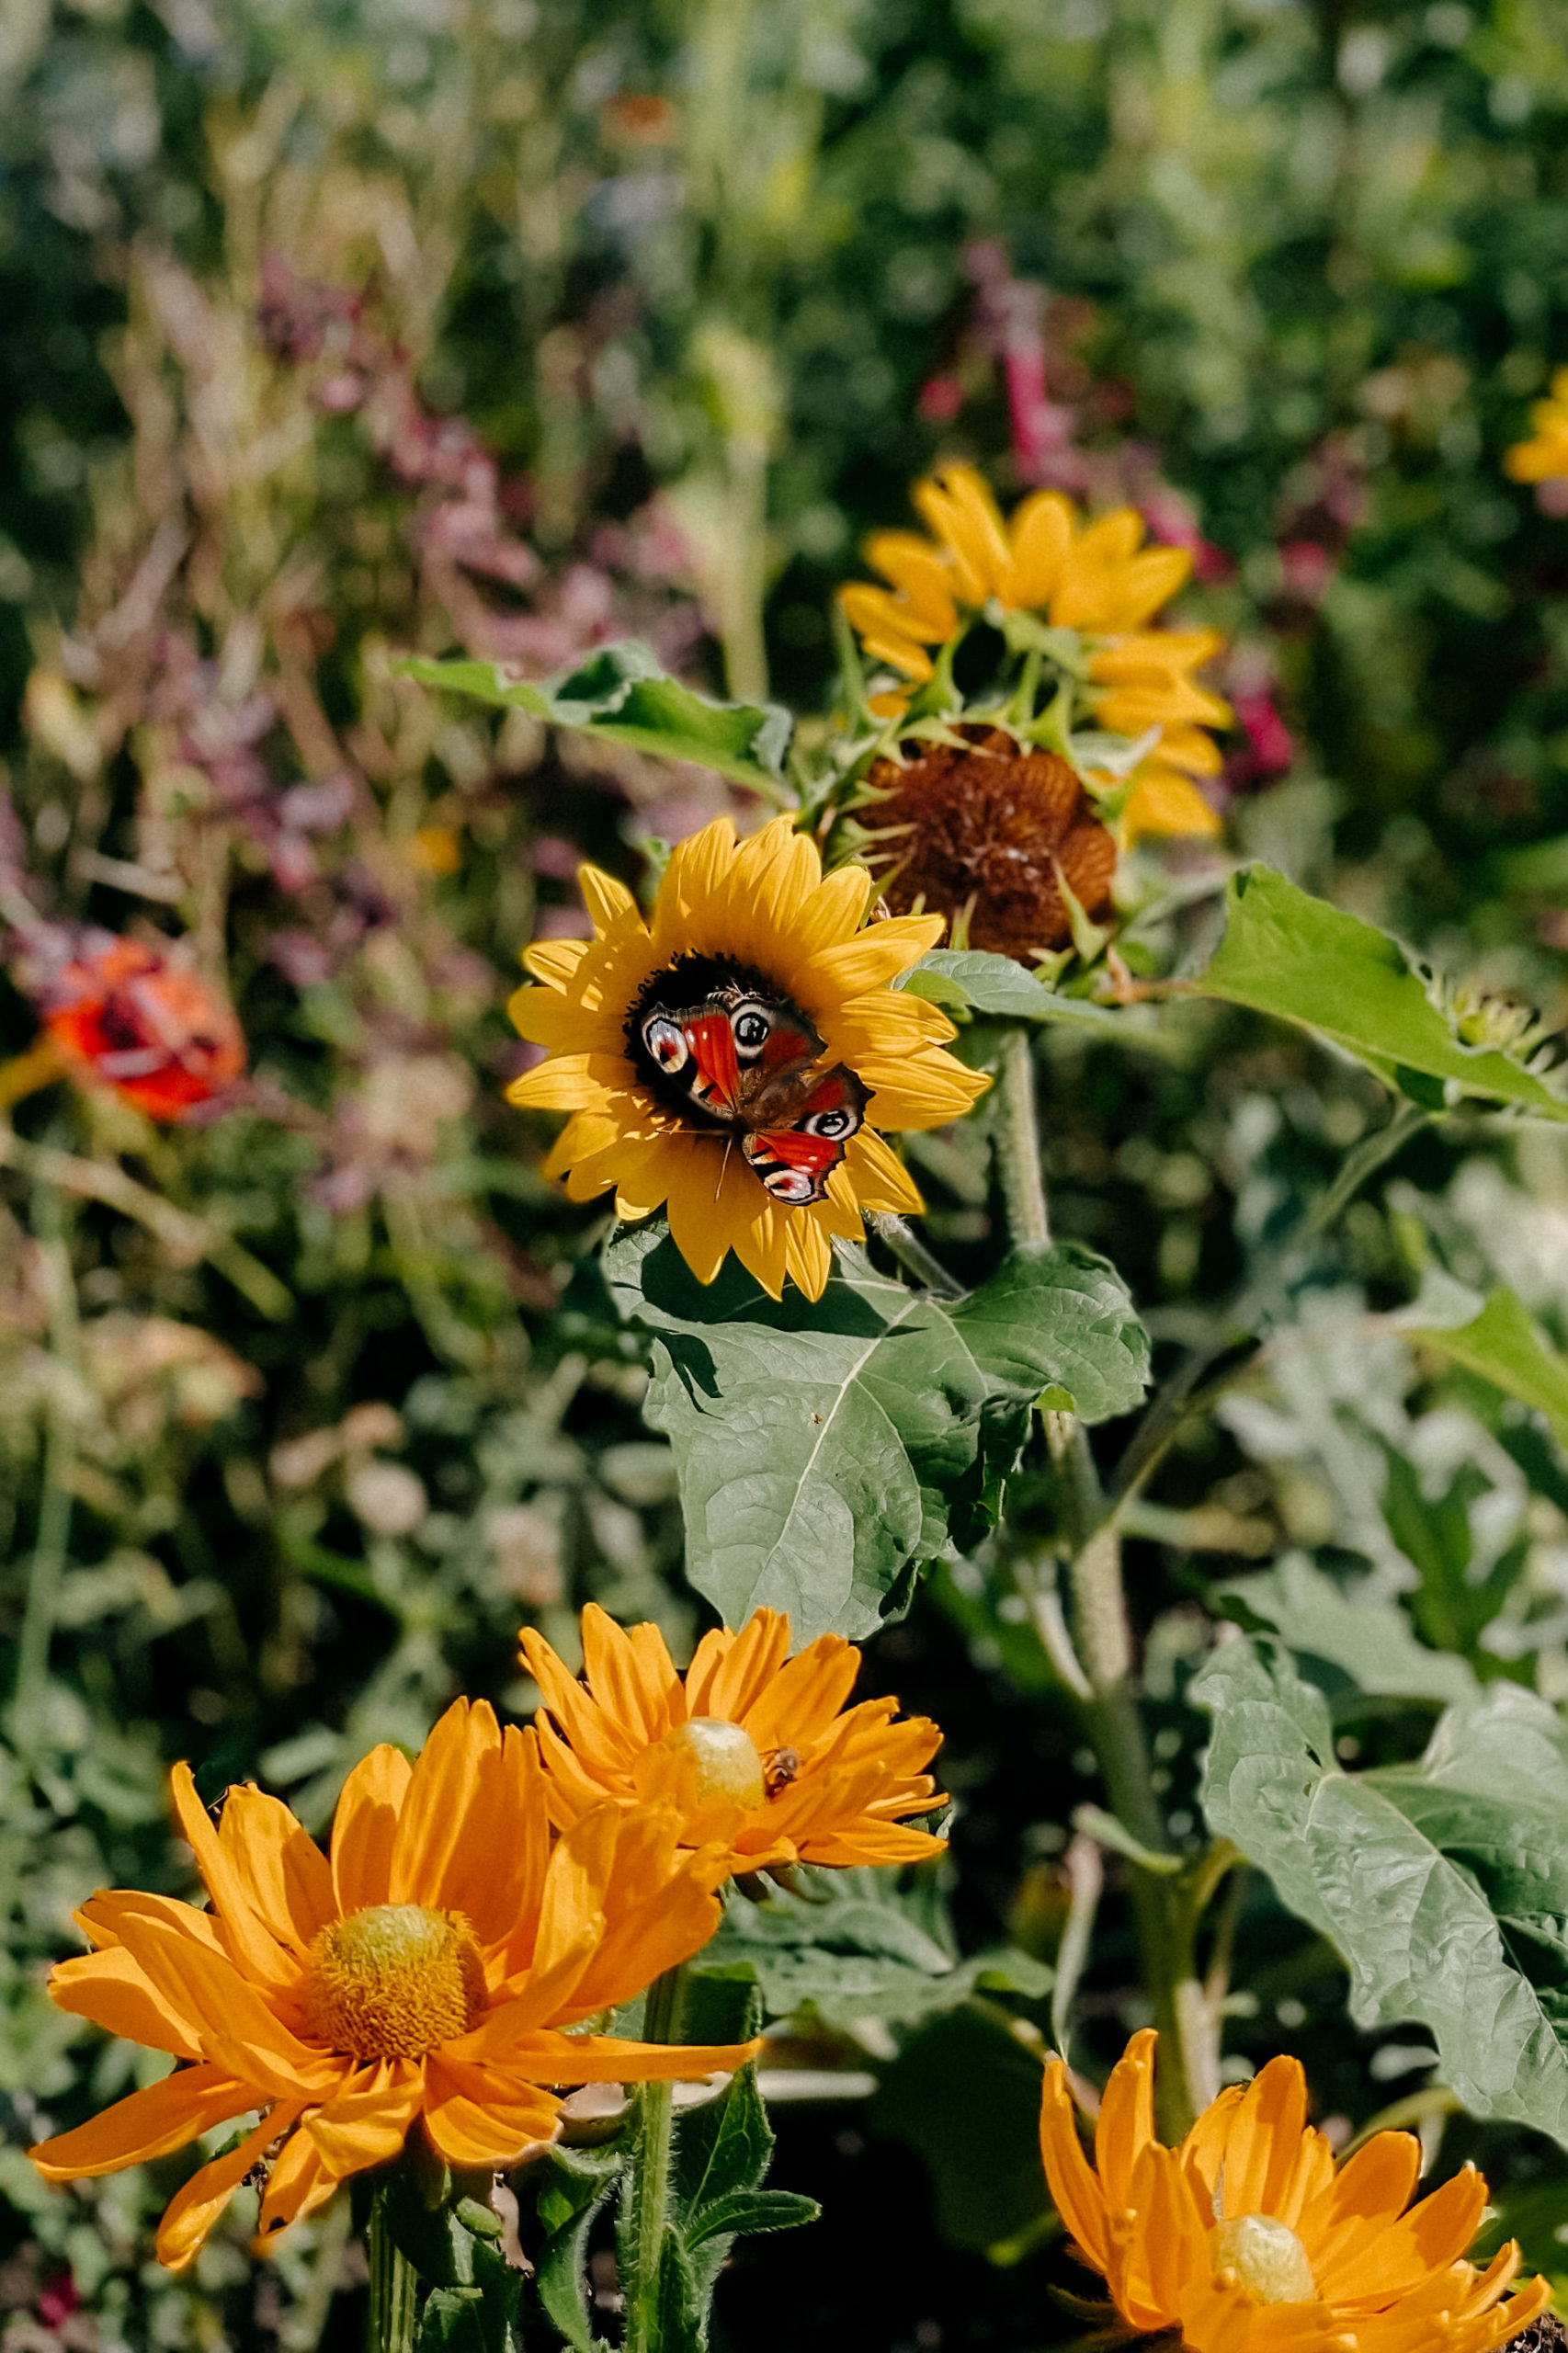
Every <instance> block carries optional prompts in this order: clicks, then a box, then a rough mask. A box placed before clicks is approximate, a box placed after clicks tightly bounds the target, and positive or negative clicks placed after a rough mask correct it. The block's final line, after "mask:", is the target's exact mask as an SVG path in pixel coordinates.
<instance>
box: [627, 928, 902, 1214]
mask: <svg viewBox="0 0 1568 2353" xmlns="http://www.w3.org/2000/svg"><path fill="white" fill-rule="evenodd" d="M626 1038H627V1044H628V1046H629V1047H630V1049H631V1057H632V1060H633V1062H634V1063H635V1064H636V1066H637V1069H638V1072H639V1074H640V1075H641V1076H642V1078H643V1080H644V1081H645V1082H646V1084H647V1086H648V1088H649V1091H650V1093H651V1094H653V1096H654V1097H656V1098H657V1099H658V1100H659V1101H660V1102H662V1103H664V1104H665V1105H666V1106H668V1108H671V1109H672V1110H675V1111H678V1112H679V1113H680V1115H681V1117H682V1118H683V1119H685V1120H687V1121H688V1122H690V1123H691V1124H693V1125H695V1126H698V1127H699V1128H703V1129H706V1130H709V1131H712V1132H714V1133H716V1134H721V1135H722V1136H723V1137H724V1138H725V1142H726V1149H727V1148H728V1146H729V1145H730V1144H732V1143H737V1142H738V1143H739V1145H740V1148H741V1153H742V1155H743V1157H744V1160H745V1163H746V1165H747V1166H748V1167H749V1168H750V1169H752V1171H753V1172H754V1173H755V1175H756V1176H758V1177H759V1178H760V1179H761V1181H762V1183H763V1184H764V1185H765V1186H766V1187H767V1190H768V1192H769V1193H771V1195H772V1196H773V1199H775V1200H776V1201H779V1202H781V1203H782V1204H783V1205H784V1206H785V1207H786V1208H788V1209H802V1208H804V1207H805V1205H806V1204H807V1203H808V1202H809V1201H820V1200H822V1199H824V1197H825V1195H826V1192H827V1180H828V1178H829V1177H830V1176H832V1174H833V1172H834V1170H835V1168H836V1167H837V1165H838V1164H839V1162H840V1161H841V1160H842V1159H843V1157H844V1148H845V1145H846V1143H847V1142H848V1141H849V1139H850V1137H851V1136H852V1135H854V1134H855V1132H856V1131H857V1130H858V1128H859V1127H860V1126H861V1124H862V1122H863V1121H864V1120H865V1116H866V1105H867V1102H868V1100H869V1097H868V1096H867V1092H866V1089H865V1088H864V1087H863V1086H861V1084H860V1082H859V1080H858V1078H857V1077H856V1075H855V1074H854V1072H853V1071H851V1070H848V1069H846V1067H845V1065H844V1063H834V1065H833V1066H832V1068H831V1069H828V1070H824V1069H823V1067H822V1060H823V1055H824V1051H825V1049H824V1042H823V1040H822V1038H821V1037H820V1036H819V1034H818V1033H817V1031H816V1030H815V1029H813V1028H812V1024H811V1022H810V1021H809V1020H808V1019H807V1018H806V1017H805V1015H804V1014H803V1013H802V1012H801V1010H800V1008H799V1006H794V1005H791V1004H790V1000H789V998H788V997H787V996H784V995H781V994H780V992H779V991H778V989H777V988H775V987H774V985H773V983H771V982H770V981H768V980H767V979H766V978H765V977H764V976H763V975H762V974H761V973H760V972H753V971H752V970H750V969H749V967H747V966H744V965H739V964H733V963H731V962H730V961H728V960H727V959H725V958H722V957H710V956H702V957H699V956H687V957H682V958H681V959H680V961H678V962H677V963H676V964H674V965H672V966H671V967H670V968H669V970H668V971H667V972H659V973H656V974H655V975H654V977H653V980H652V981H650V982H649V983H648V984H647V986H646V987H645V988H644V989H643V990H642V995H640V996H639V998H638V1000H637V1002H636V1004H635V1005H634V1006H632V1008H631V1014H630V1016H629V1017H628V1019H627V1024H626Z"/></svg>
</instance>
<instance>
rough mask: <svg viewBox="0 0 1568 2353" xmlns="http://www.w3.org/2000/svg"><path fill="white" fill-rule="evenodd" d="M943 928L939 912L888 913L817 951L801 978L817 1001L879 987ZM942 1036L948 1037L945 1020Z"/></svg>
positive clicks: (917, 955) (914, 960) (934, 941)
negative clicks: (851, 937) (875, 921)
mask: <svg viewBox="0 0 1568 2353" xmlns="http://www.w3.org/2000/svg"><path fill="white" fill-rule="evenodd" d="M944 928H945V926H944V925H943V922H942V918H941V916H940V915H892V916H890V917H889V918H888V920H887V921H886V922H885V923H873V924H868V925H867V926H866V928H865V930H864V931H858V932H857V933H856V935H855V937H854V938H853V939H846V940H844V941H842V942H841V943H840V944H839V945H838V946H837V947H836V948H823V949H818V951H817V953H816V954H815V955H814V956H812V958H811V959H810V961H809V962H808V963H807V965H806V967H805V971H804V973H803V974H802V978H803V980H804V981H805V983H806V985H807V988H808V989H809V991H810V994H811V995H812V996H813V997H814V998H815V999H816V1000H817V1001H818V1002H819V1003H821V1002H823V1001H824V999H827V1000H831V998H833V997H838V998H840V999H843V998H845V997H853V996H861V995H864V994H865V993H866V992H867V991H868V990H870V989H885V988H886V987H887V985H888V983H889V982H890V981H895V980H898V979H900V978H901V977H902V975H903V973H905V972H908V971H909V970H910V969H911V967H912V966H913V965H915V964H918V962H919V961H920V959H921V958H922V956H924V955H925V953H926V949H930V948H935V946H936V945H937V941H938V940H939V939H940V938H941V937H942V933H943V930H944ZM806 1009H807V1010H808V1011H811V1010H812V1007H811V1006H808V1007H807V1008H806ZM947 1034H948V1036H949V1038H950V1037H951V1036H952V1035H953V1030H952V1028H951V1025H950V1024H949V1028H948V1032H947Z"/></svg>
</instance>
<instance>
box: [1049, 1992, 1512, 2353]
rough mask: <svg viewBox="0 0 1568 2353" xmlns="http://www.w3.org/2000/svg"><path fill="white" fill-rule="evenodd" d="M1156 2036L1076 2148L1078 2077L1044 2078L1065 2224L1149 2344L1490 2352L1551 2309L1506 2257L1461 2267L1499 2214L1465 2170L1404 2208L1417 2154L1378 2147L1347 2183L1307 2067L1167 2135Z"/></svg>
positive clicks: (1134, 2053) (1136, 2051)
mask: <svg viewBox="0 0 1568 2353" xmlns="http://www.w3.org/2000/svg"><path fill="white" fill-rule="evenodd" d="M1154 2043H1155V2037H1154V2035H1153V2032H1152V2031H1151V2032H1144V2033H1142V2034H1137V2035H1134V2037H1133V2039H1132V2040H1131V2043H1129V2045H1128V2047H1127V2051H1126V2053H1125V2055H1124V2056H1123V2058H1122V2059H1121V2060H1120V2061H1119V2063H1118V2064H1117V2066H1116V2067H1115V2068H1114V2069H1113V2070H1112V2072H1111V2077H1110V2081H1109V2082H1108V2084H1107V2086H1106V2090H1105V2097H1104V2099H1103V2100H1102V2102H1101V2104H1100V2112H1099V2121H1098V2124H1097V2126H1096V2133H1095V2159H1096V2166H1097V2172H1096V2170H1095V2169H1094V2168H1091V2166H1090V2165H1089V2164H1088V2162H1087V2160H1086V2158H1085V2155H1084V2153H1083V2150H1082V2147H1081V2146H1080V2143H1079V2139H1078V2127H1077V2122H1076V2120H1075V2118H1074V2111H1073V2105H1072V2101H1071V2100H1070V2098H1069V2097H1068V2092H1067V2075H1066V2069H1065V2068H1064V2067H1063V2065H1062V2062H1061V2061H1060V2060H1059V2059H1058V2060H1053V2061H1052V2062H1051V2064H1050V2066H1049V2067H1048V2068H1047V2069H1046V2075H1045V2098H1044V2106H1043V2109H1042V2111H1041V2117H1040V2145H1041V2148H1042V2150H1043V2153H1044V2156H1045V2170H1046V2175H1047V2177H1048V2179H1049V2181H1050V2184H1051V2197H1052V2199H1053V2200H1055V2203H1056V2207H1057V2211H1059V2212H1060V2214H1061V2216H1062V2221H1063V2222H1065V2223H1066V2225H1067V2228H1068V2230H1069V2231H1070V2232H1071V2233H1072V2234H1073V2237H1074V2240H1075V2241H1076V2242H1077V2245H1078V2249H1079V2252H1080V2253H1081V2254H1082V2255H1083V2256H1084V2258H1085V2261H1086V2262H1088V2263H1089V2264H1091V2265H1092V2266H1093V2268H1095V2270H1096V2271H1098V2272H1100V2273H1101V2274H1102V2275H1103V2277H1104V2279H1105V2280H1106V2284H1107V2285H1108V2288H1109V2290H1110V2292H1111V2296H1112V2299H1113V2301H1114V2302H1115V2305H1116V2309H1117V2311H1118V2313H1119V2314H1120V2316H1121V2318H1122V2320H1123V2322H1124V2323H1125V2324H1126V2325H1127V2327H1128V2329H1129V2330H1131V2331H1132V2332H1134V2333H1137V2334H1161V2335H1164V2334H1165V2333H1167V2332H1168V2333H1171V2334H1173V2335H1174V2333H1175V2332H1176V2331H1177V2330H1179V2331H1180V2342H1181V2344H1182V2345H1183V2346H1185V2347H1190V2348H1192V2353H1287V2348H1289V2353H1492V2348H1493V2347H1495V2346H1499V2345H1506V2343H1507V2342H1508V2340H1509V2338H1510V2337H1513V2336H1517V2335H1518V2333H1519V2332H1520V2330H1521V2329H1524V2328H1527V2327H1528V2325H1529V2324H1530V2322H1531V2321H1533V2320H1535V2319H1536V2318H1537V2316H1538V2315H1539V2314H1540V2313H1541V2312H1543V2311H1544V2310H1545V2308H1546V2305H1547V2302H1548V2300H1549V2292H1550V2291H1549V2289H1548V2286H1547V2282H1546V2281H1545V2280H1544V2279H1535V2280H1532V2281H1531V2282H1530V2283H1529V2284H1528V2286H1527V2287H1525V2288H1524V2289H1522V2290H1520V2292H1519V2293H1518V2294H1517V2296H1515V2297H1513V2298H1512V2299H1511V2300H1510V2301H1509V2302H1506V2303H1505V2302H1503V2301H1502V2298H1503V2295H1504V2291H1505V2290H1506V2289H1507V2287H1508V2286H1509V2284H1510V2282H1511V2281H1512V2280H1513V2279H1514V2277H1515V2275H1516V2274H1517V2270H1518V2268H1519V2250H1518V2248H1517V2246H1515V2245H1508V2246H1506V2247H1504V2248H1503V2249H1502V2251H1501V2253H1500V2254H1498V2255H1496V2256H1494V2257H1493V2260H1492V2262H1491V2264H1490V2265H1489V2266H1488V2268H1486V2270H1485V2271H1478V2270H1477V2269H1476V2268H1475V2266H1474V2265H1473V2264H1471V2263H1467V2262H1465V2261H1464V2260H1463V2256H1464V2250H1465V2248H1466V2247H1467V2246H1468V2245H1470V2243H1471V2239H1472V2238H1473V2237H1474V2236H1475V2233H1476V2230H1477V2228H1478V2226H1479V2224H1480V2222H1481V2220H1482V2217H1483V2211H1484V2210H1485V2206H1486V2184H1485V2182H1484V2181H1483V2179H1482V2177H1481V2176H1480V2175H1479V2174H1478V2173H1477V2172H1476V2171H1475V2169H1474V2167H1473V2166H1472V2165H1467V2166H1466V2167H1465V2168H1464V2170H1463V2171H1462V2172H1461V2173H1458V2174H1456V2175H1455V2176H1454V2177H1453V2178H1452V2180H1450V2181H1448V2182H1445V2183H1444V2185H1443V2187H1442V2188H1440V2189H1437V2190H1434V2192H1433V2193H1432V2195H1431V2196H1430V2197H1429V2198H1424V2199H1423V2200H1421V2202H1420V2203H1419V2205H1416V2206H1413V2207H1411V2209H1410V2211H1409V2212H1408V2213H1407V2212H1406V2211H1405V2206H1406V2202H1407V2200H1409V2197H1410V2194H1411V2192H1412V2190H1413V2189H1414V2188H1415V2181H1416V2176H1417V2174H1418V2173H1419V2171H1420V2165H1421V2152H1420V2144H1419V2143H1417V2142H1416V2141H1415V2140H1414V2139H1413V2138H1412V2136H1411V2135H1410V2134H1409V2133H1407V2132H1379V2133H1377V2134H1376V2135H1375V2136H1374V2137H1373V2138H1372V2139H1371V2140H1370V2141H1369V2142H1368V2143H1366V2145H1365V2147H1364V2148H1362V2149H1360V2150H1358V2152H1357V2154H1355V2155H1354V2156H1352V2157H1349V2158H1347V2159H1346V2163H1345V2164H1344V2165H1340V2166H1338V2167H1337V2168H1336V2167H1335V2161H1334V2154H1333V2151H1332V2150H1331V2149H1330V2147H1329V2144H1328V2143H1327V2142H1326V2141H1325V2140H1324V2137H1323V2134H1322V2133H1321V2132H1316V2131H1312V2129H1311V2128H1310V2127H1309V2126H1308V2124H1307V2120H1306V2115H1307V2086H1306V2078H1305V2076H1304V2075H1302V2073H1301V2066H1300V2064H1299V2063H1298V2062H1297V2061H1296V2060H1294V2059H1283V2058H1282V2059H1272V2060H1270V2061H1269V2063H1268V2064H1267V2067H1265V2068H1264V2069H1263V2071H1262V2073H1261V2074H1260V2075H1256V2076H1255V2077H1254V2078H1253V2080H1252V2082H1251V2083H1250V2084H1247V2085H1245V2086H1242V2085H1234V2086H1232V2087H1231V2088H1230V2089H1229V2090H1228V2091H1223V2092H1221V2095H1220V2097H1219V2098H1218V2099H1217V2100H1215V2101H1214V2102H1213V2103H1212V2105H1211V2106H1210V2107H1209V2108H1207V2109H1205V2110H1204V2112H1203V2114H1202V2115H1201V2116H1200V2117H1199V2120H1198V2121H1197V2123H1196V2124H1195V2125H1194V2126H1193V2128H1192V2130H1191V2131H1190V2132H1189V2133H1188V2134H1187V2138H1186V2140H1185V2141H1184V2142H1183V2143H1182V2144H1181V2146H1180V2148H1179V2149H1167V2148H1164V2147H1162V2145H1161V2144H1160V2143H1159V2142H1158V2141H1156V2140H1155V2138H1154V2124H1153V2071H1154Z"/></svg>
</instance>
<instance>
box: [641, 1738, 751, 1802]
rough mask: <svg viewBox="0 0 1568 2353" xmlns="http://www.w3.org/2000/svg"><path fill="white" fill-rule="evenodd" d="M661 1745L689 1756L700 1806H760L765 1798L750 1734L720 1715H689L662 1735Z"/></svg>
mask: <svg viewBox="0 0 1568 2353" xmlns="http://www.w3.org/2000/svg"><path fill="white" fill-rule="evenodd" d="M665 1747H666V1748H671V1749H674V1750H675V1752H676V1755H677V1756H689V1757H690V1758H691V1759H692V1761H693V1763H694V1764H695V1766H696V1768H697V1773H696V1781H697V1799H698V1802H699V1804H700V1805H714V1804H719V1803H724V1804H728V1805H740V1806H746V1807H751V1806H756V1805H761V1803H762V1802H763V1800H764V1799H765V1798H766V1796H767V1780H766V1778H765V1776H764V1774H763V1769H762V1758H761V1756H759V1755H758V1753H757V1749H756V1743H755V1742H754V1741H753V1739H752V1737H751V1734H750V1733H748V1732H746V1731H745V1730H744V1727H743V1726H742V1725H740V1724H732V1723H727V1722H725V1721H724V1719H723V1718H722V1716H693V1717H692V1719H691V1721H690V1722H689V1723H684V1724H676V1728H675V1730H674V1731H673V1732H670V1733H665Z"/></svg>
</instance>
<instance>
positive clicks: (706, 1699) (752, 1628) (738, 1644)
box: [686, 1609, 790, 1723]
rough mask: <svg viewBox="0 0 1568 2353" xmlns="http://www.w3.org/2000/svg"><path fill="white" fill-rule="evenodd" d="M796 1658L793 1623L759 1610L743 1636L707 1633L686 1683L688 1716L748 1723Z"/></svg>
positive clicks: (745, 1625)
mask: <svg viewBox="0 0 1568 2353" xmlns="http://www.w3.org/2000/svg"><path fill="white" fill-rule="evenodd" d="M789 1655H790V1620H789V1619H788V1618H786V1617H784V1616H782V1615H781V1614H780V1613H779V1611H778V1610H776V1609H757V1610H754V1611H753V1613H752V1615H751V1616H750V1617H749V1618H748V1619H747V1620H746V1622H745V1624H744V1626H743V1627H742V1629H741V1631H740V1632H739V1633H738V1634H729V1633H725V1634H722V1635H721V1634H717V1633H713V1634H705V1635H704V1636H703V1638H702V1640H701V1642H700V1643H699V1644H698V1646H697V1655H696V1656H695V1658H694V1659H693V1660H692V1662H691V1665H690V1667H689V1669H688V1670H687V1679H686V1703H687V1714H688V1715H693V1716H722V1717H723V1718H724V1719H725V1720H726V1721H727V1722H731V1723H741V1722H744V1720H745V1718H746V1716H747V1714H748V1712H749V1711H750V1710H751V1709H753V1708H754V1707H756V1705H757V1703H758V1701H759V1700H760V1699H762V1697H763V1695H764V1693H765V1692H766V1691H767V1689H768V1688H769V1687H770V1685H771V1684H772V1683H773V1681H774V1679H775V1677H777V1676H778V1673H779V1671H780V1669H781V1668H782V1667H783V1665H784V1662H785V1660H786V1659H787V1658H788V1657H789Z"/></svg>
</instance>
